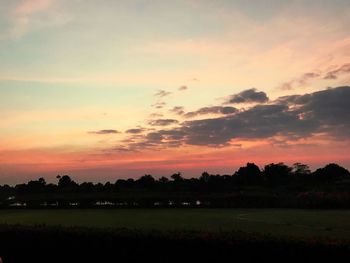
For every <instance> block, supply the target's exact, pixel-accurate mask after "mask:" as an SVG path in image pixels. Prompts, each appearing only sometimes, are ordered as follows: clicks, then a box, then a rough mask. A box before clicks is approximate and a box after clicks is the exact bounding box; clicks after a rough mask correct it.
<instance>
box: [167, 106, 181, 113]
mask: <svg viewBox="0 0 350 263" xmlns="http://www.w3.org/2000/svg"><path fill="white" fill-rule="evenodd" d="M169 111H170V112H172V113H175V114H177V115H182V114H184V113H185V110H184V107H182V106H175V107H174V108H172V109H171V110H169Z"/></svg>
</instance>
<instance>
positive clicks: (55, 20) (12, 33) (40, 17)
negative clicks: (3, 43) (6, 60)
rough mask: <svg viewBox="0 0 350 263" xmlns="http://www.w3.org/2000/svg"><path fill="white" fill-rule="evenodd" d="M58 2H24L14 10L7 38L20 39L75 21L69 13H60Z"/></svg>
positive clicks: (35, 0) (30, 0)
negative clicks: (44, 29) (37, 31)
mask: <svg viewBox="0 0 350 263" xmlns="http://www.w3.org/2000/svg"><path fill="white" fill-rule="evenodd" d="M56 3H58V1H56V0H22V1H20V2H19V3H18V4H17V5H16V6H15V7H14V9H13V10H12V13H11V16H10V22H11V23H10V28H9V29H8V32H7V34H5V35H6V37H11V38H20V37H22V36H24V35H26V34H27V33H28V32H31V31H36V30H40V29H43V28H48V27H56V26H63V25H66V24H67V23H69V22H70V21H72V20H73V17H72V16H71V15H69V14H68V13H62V12H59V11H58V10H57V9H56V8H55V7H56V5H55V4H56Z"/></svg>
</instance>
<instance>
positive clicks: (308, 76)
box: [279, 63, 350, 90]
mask: <svg viewBox="0 0 350 263" xmlns="http://www.w3.org/2000/svg"><path fill="white" fill-rule="evenodd" d="M347 73H350V63H346V64H343V65H342V66H339V67H337V68H336V69H333V70H330V71H317V72H307V73H304V74H303V75H301V76H300V77H298V78H295V79H292V80H290V81H287V82H284V83H282V84H281V85H280V86H279V89H281V90H292V89H294V88H295V87H300V86H305V85H307V84H308V83H309V82H310V81H311V80H313V79H324V80H332V79H337V78H338V76H339V75H343V74H347ZM322 76H323V77H322Z"/></svg>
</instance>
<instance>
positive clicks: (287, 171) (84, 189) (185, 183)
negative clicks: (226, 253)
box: [0, 163, 350, 207]
mask: <svg viewBox="0 0 350 263" xmlns="http://www.w3.org/2000/svg"><path fill="white" fill-rule="evenodd" d="M57 180H58V182H57V184H54V183H47V182H46V181H45V179H44V178H39V179H38V180H31V181H29V182H28V183H23V184H17V185H15V186H9V185H2V186H0V206H1V205H4V204H7V205H11V204H13V203H14V200H17V201H18V200H20V201H21V202H22V203H23V202H26V203H29V204H35V205H38V204H39V203H43V202H44V201H45V202H49V203H50V202H51V203H55V202H59V203H60V204H63V203H65V204H66V205H67V204H68V203H69V204H73V203H74V204H79V205H82V204H84V203H85V204H86V205H87V206H90V205H91V204H92V203H96V201H99V202H106V204H115V203H123V202H124V203H126V204H127V205H130V204H131V203H133V204H136V203H137V204H141V206H154V205H156V204H165V203H166V204H169V202H174V203H177V204H179V203H181V204H184V203H186V202H187V203H188V204H195V203H196V202H197V203H198V202H199V201H200V203H202V204H205V203H206V204H210V205H213V204H215V205H214V206H243V207H246V206H252V207H257V206H260V205H261V206H274V204H280V205H281V206H299V204H297V203H298V202H299V201H300V200H301V199H304V200H309V199H310V198H311V202H315V201H314V199H315V197H316V199H317V198H318V199H320V198H321V199H322V200H321V203H322V202H323V201H324V200H323V199H324V198H326V199H327V202H329V199H332V200H333V199H336V201H337V204H338V203H339V202H340V203H341V206H343V205H344V202H345V201H347V200H348V199H349V200H350V195H349V192H350V191H349V190H350V172H349V171H348V170H347V169H345V168H344V167H341V166H340V165H338V164H334V163H331V164H328V165H326V166H325V167H322V168H318V169H316V170H315V171H311V170H310V168H309V166H308V165H306V164H302V163H295V164H293V165H292V166H288V165H286V164H284V163H271V164H268V165H265V166H264V168H263V169H260V168H259V167H258V166H257V165H256V164H254V163H247V164H246V165H245V166H243V167H240V168H239V169H238V170H237V171H235V172H234V173H233V174H230V175H220V174H209V173H208V172H203V173H202V174H201V176H200V177H197V178H184V177H183V176H182V174H181V173H180V172H178V173H174V174H172V175H171V176H170V178H168V177H165V176H162V177H160V178H157V179H156V178H155V177H153V176H152V175H150V174H146V175H143V176H141V177H139V178H137V179H133V178H129V179H118V180H116V181H115V182H114V183H111V182H106V183H104V184H102V183H92V182H82V183H77V182H75V181H74V180H73V179H72V178H71V177H70V176H69V175H62V176H61V175H58V176H57ZM330 196H331V198H330ZM12 199H13V200H12ZM309 201H310V200H309ZM333 201H334V200H333ZM333 201H331V202H330V203H329V205H330V206H331V203H332V202H333ZM338 201H339V202H338ZM323 203H324V202H323ZM323 203H322V204H323ZM347 205H348V204H347Z"/></svg>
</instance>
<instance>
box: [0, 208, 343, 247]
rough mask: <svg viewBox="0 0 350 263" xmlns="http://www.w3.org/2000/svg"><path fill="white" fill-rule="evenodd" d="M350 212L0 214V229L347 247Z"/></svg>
mask: <svg viewBox="0 0 350 263" xmlns="http://www.w3.org/2000/svg"><path fill="white" fill-rule="evenodd" d="M349 219H350V210H296V209H120V210H112V209H110V210H107V209H106V210H103V209H95V210H94V209H86V210H83V209H69V210H63V209H62V210H29V209H28V210H27V209H18V210H15V209H13V210H0V224H21V225H50V226H55V225H60V226H67V227H71V226H80V227H93V228H128V229H140V230H160V231H168V230H179V231H182V230H185V231H187V230H188V231H191V230H194V231H206V232H215V233H218V232H230V231H243V232H247V233H260V234H268V235H271V236H275V237H293V238H297V239H299V238H301V239H304V238H306V239H310V238H316V239H343V240H347V241H350V220H349Z"/></svg>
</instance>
